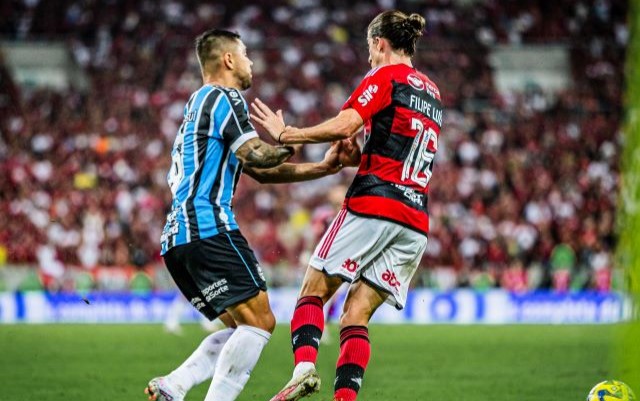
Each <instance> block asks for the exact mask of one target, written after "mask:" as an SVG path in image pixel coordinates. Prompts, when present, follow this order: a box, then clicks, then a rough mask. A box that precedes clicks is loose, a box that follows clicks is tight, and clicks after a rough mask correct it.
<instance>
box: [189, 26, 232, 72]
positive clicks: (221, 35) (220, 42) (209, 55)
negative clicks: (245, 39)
mask: <svg viewBox="0 0 640 401" xmlns="http://www.w3.org/2000/svg"><path fill="white" fill-rule="evenodd" d="M239 39H240V35H238V34H237V33H235V32H231V31H225V30H223V29H209V30H208V31H205V32H203V33H202V34H201V35H200V36H198V37H197V38H196V54H197V55H198V61H199V62H200V66H201V67H202V68H203V69H204V68H205V65H206V64H207V62H209V61H211V60H218V59H219V58H220V56H221V55H222V53H223V52H224V50H225V49H226V46H227V45H228V44H229V42H231V41H235V40H239Z"/></svg>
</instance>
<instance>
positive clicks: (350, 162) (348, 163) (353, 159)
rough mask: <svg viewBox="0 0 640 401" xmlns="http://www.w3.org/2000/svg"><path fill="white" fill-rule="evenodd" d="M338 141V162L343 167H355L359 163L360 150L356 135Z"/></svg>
mask: <svg viewBox="0 0 640 401" xmlns="http://www.w3.org/2000/svg"><path fill="white" fill-rule="evenodd" d="M340 143H341V145H342V146H341V149H340V155H339V161H340V164H342V165H343V166H344V167H357V166H358V165H360V158H361V157H362V152H361V151H360V145H358V141H357V139H356V136H355V135H354V136H352V137H351V138H349V139H343V140H342V141H340Z"/></svg>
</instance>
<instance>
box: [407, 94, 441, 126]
mask: <svg viewBox="0 0 640 401" xmlns="http://www.w3.org/2000/svg"><path fill="white" fill-rule="evenodd" d="M409 108H411V109H413V110H415V111H418V112H420V113H422V114H424V115H426V116H427V117H429V118H430V119H432V120H433V121H434V122H435V123H436V124H438V127H442V108H441V107H439V106H438V104H436V103H435V102H434V103H432V102H430V101H428V100H424V99H421V98H419V97H418V96H416V95H410V97H409Z"/></svg>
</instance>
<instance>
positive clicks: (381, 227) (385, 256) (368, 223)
mask: <svg viewBox="0 0 640 401" xmlns="http://www.w3.org/2000/svg"><path fill="white" fill-rule="evenodd" d="M426 247H427V237H426V236H425V235H424V234H420V233H418V232H416V231H413V230H411V229H409V228H406V227H404V226H402V225H400V224H396V223H392V222H390V221H386V220H380V219H374V218H365V217H358V216H356V215H353V214H351V213H349V212H348V211H347V210H345V209H342V210H341V211H340V212H339V213H338V215H337V216H336V218H335V219H334V220H333V222H332V223H331V225H330V226H329V228H328V229H327V231H326V232H325V233H324V235H323V236H322V239H321V240H320V243H319V244H318V246H317V247H316V250H315V251H314V252H313V256H312V257H311V260H310V261H309V265H310V266H311V267H313V268H314V269H316V270H320V271H323V272H324V273H325V274H327V275H329V276H339V277H341V278H342V279H344V280H345V281H348V282H350V283H352V282H354V281H356V280H359V279H362V280H364V281H365V282H367V284H370V285H372V286H373V287H375V288H377V289H380V290H383V291H384V292H386V293H388V294H389V296H388V297H387V300H386V301H387V303H390V304H391V305H393V306H395V307H396V308H397V309H402V308H403V307H404V304H405V301H406V300H407V292H408V291H409V282H410V281H411V278H412V277H413V274H414V273H415V272H416V269H417V267H418V263H420V259H421V258H422V254H423V253H424V250H425V248H426Z"/></svg>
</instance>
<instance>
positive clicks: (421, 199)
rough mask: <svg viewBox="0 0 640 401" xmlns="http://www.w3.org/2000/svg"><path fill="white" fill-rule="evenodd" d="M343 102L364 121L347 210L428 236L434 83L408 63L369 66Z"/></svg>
mask: <svg viewBox="0 0 640 401" xmlns="http://www.w3.org/2000/svg"><path fill="white" fill-rule="evenodd" d="M356 102H357V103H356ZM347 105H348V106H349V107H353V108H354V109H356V110H358V111H359V113H360V114H361V115H362V116H364V117H363V119H364V124H365V146H364V149H363V152H362V153H363V155H362V161H361V163H360V167H359V169H358V173H357V175H356V177H355V179H354V182H353V184H352V185H351V187H350V189H349V192H348V194H347V199H346V201H345V204H346V206H347V208H348V209H349V210H350V211H351V212H353V213H356V214H361V215H365V216H369V217H376V218H382V219H386V220H392V221H394V222H397V223H400V224H403V225H406V226H408V227H410V228H412V229H414V230H416V231H419V232H423V233H425V234H426V233H427V232H428V227H429V218H428V214H427V193H428V187H429V180H430V179H431V175H432V169H433V160H434V157H435V153H436V151H437V148H438V136H439V134H440V127H441V126H442V111H443V107H442V103H441V101H440V91H439V90H438V88H437V86H436V85H435V84H434V83H433V82H432V81H431V80H430V79H429V78H428V77H427V76H426V75H424V74H422V73H420V72H419V71H417V70H415V69H414V68H412V67H409V66H407V65H405V64H395V65H388V66H384V67H380V68H377V69H373V70H371V71H370V72H369V74H367V76H366V77H365V79H364V80H363V82H362V84H361V85H360V86H359V88H358V89H356V91H355V92H354V94H353V95H352V97H351V98H350V99H349V101H348V102H347Z"/></svg>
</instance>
